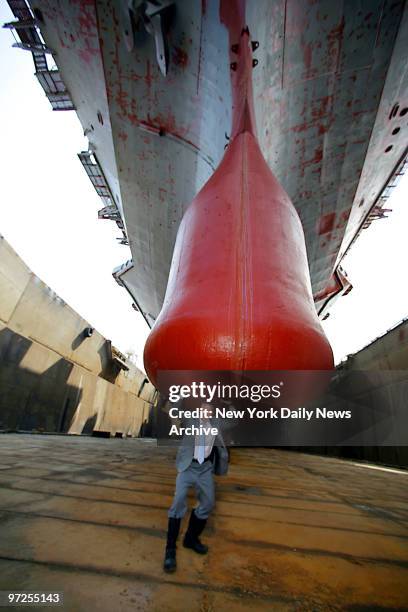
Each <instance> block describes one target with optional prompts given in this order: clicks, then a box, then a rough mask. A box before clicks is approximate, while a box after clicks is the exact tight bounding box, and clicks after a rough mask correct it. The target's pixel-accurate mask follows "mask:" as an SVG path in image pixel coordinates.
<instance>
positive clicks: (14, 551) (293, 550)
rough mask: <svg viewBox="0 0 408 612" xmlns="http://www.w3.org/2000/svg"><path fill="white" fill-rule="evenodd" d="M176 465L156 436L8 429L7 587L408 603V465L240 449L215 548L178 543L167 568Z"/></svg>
mask: <svg viewBox="0 0 408 612" xmlns="http://www.w3.org/2000/svg"><path fill="white" fill-rule="evenodd" d="M173 460H174V450H173V449H169V448H157V447H156V445H155V442H153V441H150V440H136V439H127V440H121V439H99V438H91V437H74V436H72V437H71V436H45V435H24V434H4V435H1V436H0V590H6V589H7V590H9V589H15V590H20V591H31V592H33V591H37V592H38V591H39V590H51V591H54V592H55V591H57V590H59V591H63V592H64V598H65V599H64V601H65V603H64V609H66V610H81V611H82V610H84V611H88V610H89V611H90V610H102V611H105V610H106V611H112V610H115V611H116V610H165V611H167V610H169V611H173V610H174V611H177V612H180V611H184V610H189V611H199V612H210V611H212V610H214V611H215V610H228V611H229V610H234V612H235V611H241V610H299V611H300V610H302V611H303V610H313V611H320V610H352V611H357V610H367V611H369V610H370V611H372V610H377V611H380V610H390V609H391V610H393V609H397V610H399V609H405V610H406V609H408V520H407V519H408V486H407V485H408V473H404V472H401V471H398V470H391V471H384V470H382V469H380V468H378V467H374V466H372V467H369V466H366V465H356V464H352V463H348V462H344V461H340V460H337V459H329V458H321V457H317V456H308V455H304V454H295V453H289V452H285V451H277V450H267V449H259V450H246V449H240V450H239V449H234V450H233V453H232V462H231V469H230V474H229V476H227V477H224V478H218V479H217V490H218V492H217V507H216V511H215V512H214V515H213V517H212V518H211V519H210V521H209V525H208V529H207V530H206V532H205V534H204V536H203V540H204V541H206V542H207V543H208V544H209V546H210V552H209V554H208V555H207V556H206V557H204V558H203V557H199V556H198V555H195V554H194V553H193V552H190V551H187V550H185V549H183V548H182V547H181V546H179V554H178V566H179V567H178V571H177V573H176V574H174V575H166V574H164V573H163V571H162V569H161V564H162V558H163V546H164V535H165V529H166V522H167V520H166V509H167V507H168V506H169V504H170V500H171V496H172V492H173V484H174V475H175V472H174V466H173ZM184 527H185V525H184ZM59 609H61V608H59Z"/></svg>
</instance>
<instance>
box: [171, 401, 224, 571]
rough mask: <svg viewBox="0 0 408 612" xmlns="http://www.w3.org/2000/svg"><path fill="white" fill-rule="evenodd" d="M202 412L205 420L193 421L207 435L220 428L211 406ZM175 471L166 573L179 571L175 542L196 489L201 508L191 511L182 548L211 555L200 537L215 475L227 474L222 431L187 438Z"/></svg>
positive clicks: (212, 499) (211, 504)
mask: <svg viewBox="0 0 408 612" xmlns="http://www.w3.org/2000/svg"><path fill="white" fill-rule="evenodd" d="M201 410H202V414H203V418H201V419H200V420H198V419H194V421H195V423H196V424H198V425H199V426H200V425H201V427H202V428H206V429H207V430H208V431H209V430H210V429H211V428H213V427H214V426H215V427H217V423H213V422H211V421H210V419H211V418H212V408H211V406H210V404H207V403H202V405H201ZM176 467H177V471H178V475H177V479H176V491H175V494H174V499H173V503H172V505H171V507H170V509H169V511H168V518H169V522H168V531H167V543H166V551H165V556H164V564H163V569H164V571H166V572H174V571H175V570H176V542H177V537H178V534H179V531H180V524H181V519H182V518H183V516H184V515H185V513H186V511H187V501H186V500H187V494H188V489H189V488H190V487H191V486H194V487H195V489H196V492H197V496H198V506H197V507H196V508H195V509H193V510H192V511H191V514H190V520H189V523H188V528H187V531H186V534H185V536H184V540H183V546H184V547H185V548H190V549H191V550H194V552H196V553H198V554H200V555H205V554H206V553H207V552H208V547H207V546H206V545H205V544H203V543H202V542H201V541H200V538H199V536H200V535H201V533H202V532H203V530H204V527H205V525H206V522H207V518H208V516H209V514H210V512H211V511H212V509H213V508H214V504H215V494H214V477H213V473H214V472H215V473H216V474H220V475H221V474H226V473H227V471H228V451H227V449H226V447H225V444H224V440H223V438H222V434H221V431H220V429H219V427H218V434H217V435H216V436H215V435H213V434H211V433H205V434H201V435H195V436H184V437H183V440H182V442H181V445H180V447H179V450H178V453H177V458H176Z"/></svg>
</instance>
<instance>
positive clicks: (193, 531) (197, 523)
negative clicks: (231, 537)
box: [183, 510, 208, 555]
mask: <svg viewBox="0 0 408 612" xmlns="http://www.w3.org/2000/svg"><path fill="white" fill-rule="evenodd" d="M206 523H207V519H200V518H198V516H197V515H196V513H195V512H194V510H192V511H191V514H190V521H189V523H188V528H187V531H186V534H185V536H184V541H183V546H184V547H185V548H191V549H192V550H194V551H195V552H196V553H198V554H199V555H205V554H207V552H208V546H206V545H205V544H203V543H202V542H200V539H199V537H198V536H199V535H201V533H202V531H203V529H204V527H205V525H206Z"/></svg>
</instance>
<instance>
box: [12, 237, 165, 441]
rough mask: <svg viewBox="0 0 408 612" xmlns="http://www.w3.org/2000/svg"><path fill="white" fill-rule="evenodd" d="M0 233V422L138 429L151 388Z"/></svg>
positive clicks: (63, 428) (74, 429)
mask: <svg viewBox="0 0 408 612" xmlns="http://www.w3.org/2000/svg"><path fill="white" fill-rule="evenodd" d="M89 328H91V325H90V324H89V322H87V321H86V320H85V319H83V318H82V317H80V316H79V315H78V314H77V313H76V312H75V311H74V310H73V309H72V308H70V306H68V304H66V303H65V302H64V301H63V300H62V299H61V298H60V297H59V296H58V295H57V294H56V293H55V292H54V291H52V289H50V288H49V287H48V286H47V285H46V284H45V283H43V282H42V281H41V280H40V279H39V278H38V277H37V276H36V275H35V274H34V273H33V272H31V270H30V269H29V268H28V267H27V266H26V265H25V263H24V262H23V261H22V260H21V259H20V257H18V255H17V254H16V253H15V252H14V250H13V249H12V248H11V247H10V245H9V244H8V243H7V241H6V240H5V239H4V238H3V237H0V429H19V430H28V431H31V430H40V431H41V430H44V431H51V432H68V433H73V434H80V433H91V432H93V431H94V432H100V433H102V432H103V433H106V434H108V433H109V434H110V435H116V434H118V435H131V436H138V435H141V433H143V429H144V428H146V427H147V426H148V422H149V418H150V412H151V409H152V406H153V404H154V402H155V401H156V394H155V389H154V387H153V386H152V385H151V384H150V383H149V382H148V381H147V379H146V376H145V374H144V373H143V372H141V371H140V370H139V369H138V368H136V366H135V365H134V364H133V363H131V362H130V361H129V360H127V359H126V358H125V357H124V356H123V355H121V354H120V353H119V352H118V351H117V350H116V349H115V348H114V347H112V345H111V343H110V341H109V340H107V339H106V338H104V337H103V336H102V335H101V334H100V333H98V332H97V331H96V330H94V331H93V333H92V335H91V336H88V334H87V330H88V329H89Z"/></svg>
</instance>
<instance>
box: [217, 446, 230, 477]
mask: <svg viewBox="0 0 408 612" xmlns="http://www.w3.org/2000/svg"><path fill="white" fill-rule="evenodd" d="M213 450H214V459H213V464H214V468H213V472H214V474H217V476H224V475H225V474H226V473H227V472H228V459H229V457H228V450H227V449H226V448H225V446H214V447H213Z"/></svg>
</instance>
